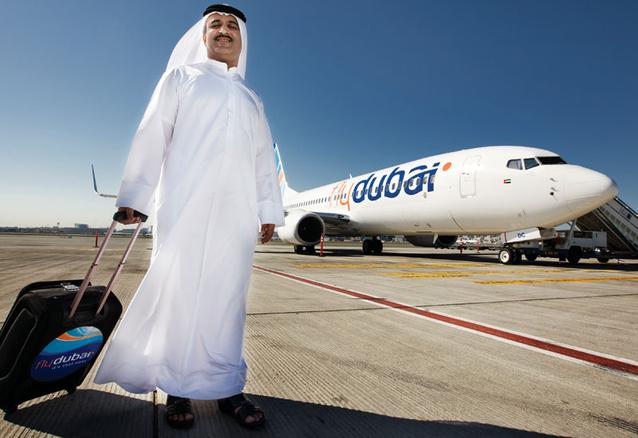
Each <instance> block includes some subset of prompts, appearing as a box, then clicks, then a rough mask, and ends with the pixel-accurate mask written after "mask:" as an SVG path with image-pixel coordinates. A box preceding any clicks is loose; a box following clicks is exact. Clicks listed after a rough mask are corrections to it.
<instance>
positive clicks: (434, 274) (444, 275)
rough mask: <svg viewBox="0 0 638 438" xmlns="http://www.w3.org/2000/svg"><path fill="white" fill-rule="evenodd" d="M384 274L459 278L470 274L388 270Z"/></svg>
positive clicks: (400, 276)
mask: <svg viewBox="0 0 638 438" xmlns="http://www.w3.org/2000/svg"><path fill="white" fill-rule="evenodd" d="M382 275H385V276H386V277H398V278H459V277H469V276H470V274H468V273H466V272H387V273H383V274H382Z"/></svg>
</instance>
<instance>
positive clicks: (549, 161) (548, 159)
mask: <svg viewBox="0 0 638 438" xmlns="http://www.w3.org/2000/svg"><path fill="white" fill-rule="evenodd" d="M536 158H537V159H538V161H540V162H541V164H567V162H566V161H565V160H563V159H562V158H561V157H536Z"/></svg>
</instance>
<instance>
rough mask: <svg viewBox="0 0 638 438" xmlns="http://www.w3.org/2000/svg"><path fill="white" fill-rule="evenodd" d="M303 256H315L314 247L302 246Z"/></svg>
mask: <svg viewBox="0 0 638 438" xmlns="http://www.w3.org/2000/svg"><path fill="white" fill-rule="evenodd" d="M303 248H304V254H310V255H312V254H315V246H314V245H308V246H304V247H303Z"/></svg>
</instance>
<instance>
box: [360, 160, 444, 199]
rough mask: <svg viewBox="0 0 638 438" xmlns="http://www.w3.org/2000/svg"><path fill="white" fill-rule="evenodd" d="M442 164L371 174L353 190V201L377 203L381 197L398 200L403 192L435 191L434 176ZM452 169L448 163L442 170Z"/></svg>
mask: <svg viewBox="0 0 638 438" xmlns="http://www.w3.org/2000/svg"><path fill="white" fill-rule="evenodd" d="M440 165H441V163H440V162H436V163H434V164H433V165H432V166H431V167H428V166H427V165H425V164H420V165H418V166H415V167H413V168H412V169H410V170H405V169H402V168H401V167H400V166H397V167H395V168H394V169H392V170H391V171H390V173H386V174H385V175H378V176H377V175H376V174H374V173H371V174H370V175H369V176H368V177H367V178H365V179H362V180H361V181H359V182H358V183H357V184H356V185H355V186H354V190H353V195H352V200H353V201H354V202H356V203H360V202H363V201H364V200H366V199H367V200H368V201H376V200H378V199H380V198H381V197H385V198H396V197H397V196H399V194H400V193H401V191H403V192H405V194H406V195H416V194H418V193H421V192H422V191H423V190H424V187H425V190H426V191H428V192H432V191H434V176H435V175H436V173H437V172H438V170H439V166H440ZM451 167H452V163H450V162H447V163H445V165H443V167H442V168H441V169H442V170H443V171H444V172H446V171H448V170H449V169H450V168H451Z"/></svg>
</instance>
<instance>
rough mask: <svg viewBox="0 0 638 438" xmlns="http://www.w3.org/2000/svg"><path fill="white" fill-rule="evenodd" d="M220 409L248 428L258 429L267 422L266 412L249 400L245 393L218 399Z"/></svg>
mask: <svg viewBox="0 0 638 438" xmlns="http://www.w3.org/2000/svg"><path fill="white" fill-rule="evenodd" d="M217 404H218V405H219V410H220V411H222V412H223V413H225V414H228V415H230V416H231V417H233V418H234V419H235V420H237V422H238V423H239V424H240V425H242V426H244V427H246V428H248V429H258V428H260V427H261V426H263V425H264V423H265V422H266V417H265V416H264V412H263V411H262V410H261V409H259V407H257V406H255V405H254V404H253V403H252V402H251V401H250V400H248V399H247V398H246V397H245V396H244V394H237V395H233V396H232V397H228V398H223V399H221V400H218V401H217Z"/></svg>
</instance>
